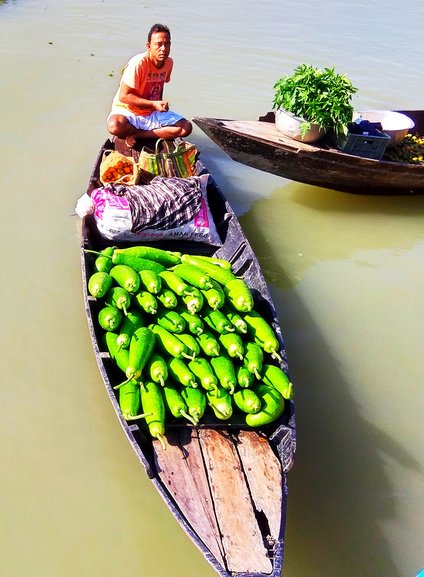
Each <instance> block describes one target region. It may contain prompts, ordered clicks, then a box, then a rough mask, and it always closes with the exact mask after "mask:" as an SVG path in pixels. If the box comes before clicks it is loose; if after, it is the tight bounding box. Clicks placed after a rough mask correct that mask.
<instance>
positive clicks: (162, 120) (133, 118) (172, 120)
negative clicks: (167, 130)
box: [108, 106, 184, 130]
mask: <svg viewBox="0 0 424 577" xmlns="http://www.w3.org/2000/svg"><path fill="white" fill-rule="evenodd" d="M115 114H119V115H121V116H125V118H126V119H127V120H128V122H129V123H130V124H131V125H132V126H134V128H137V130H154V129H155V128H161V127H162V126H173V125H174V124H176V123H177V122H178V121H179V120H183V118H184V117H183V116H180V115H179V114H177V113H176V112H173V111H172V110H168V111H167V112H158V111H157V110H154V111H153V112H152V113H151V114H149V115H147V116H139V115H137V114H134V112H131V111H130V110H127V109H126V108H122V107H120V106H113V107H112V110H111V112H110V114H109V116H108V120H109V118H110V117H111V116H113V115H115Z"/></svg>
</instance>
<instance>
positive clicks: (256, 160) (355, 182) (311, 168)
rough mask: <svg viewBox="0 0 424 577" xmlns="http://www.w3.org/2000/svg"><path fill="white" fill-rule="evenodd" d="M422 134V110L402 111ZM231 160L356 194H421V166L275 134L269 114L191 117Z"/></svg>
mask: <svg viewBox="0 0 424 577" xmlns="http://www.w3.org/2000/svg"><path fill="white" fill-rule="evenodd" d="M403 112H404V114H406V115H408V116H409V117H411V118H412V119H413V120H414V121H415V129H414V131H416V132H418V133H419V134H421V135H422V134H424V111H423V110H417V111H403ZM193 121H194V122H195V123H196V124H197V125H198V126H199V127H200V128H201V129H202V130H203V131H204V132H205V133H206V134H207V135H208V136H209V137H210V138H211V139H212V140H213V141H214V142H215V143H216V144H218V146H220V147H221V148H222V149H223V150H224V151H225V152H226V153H227V154H228V155H229V156H230V157H231V158H232V159H233V160H235V161H237V162H241V163H242V164H246V165H248V166H250V167H252V168H257V169H258V170H263V171H265V172H269V173H272V174H275V175H277V176H282V177H284V178H288V179H291V180H295V181H298V182H304V183H306V184H312V185H315V186H321V187H324V188H332V189H335V190H340V191H344V192H351V193H360V194H412V193H423V192H424V164H423V163H421V164H412V163H406V162H392V161H389V160H384V157H383V159H382V160H375V159H371V158H363V157H361V156H354V155H352V154H346V153H344V152H341V151H340V150H338V149H336V148H334V147H333V146H331V145H330V144H328V143H326V142H325V139H322V140H321V141H318V142H316V143H313V144H312V143H311V144H308V143H302V142H298V141H296V140H293V139H292V138H289V137H287V136H284V135H283V134H282V133H281V132H278V131H277V130H276V128H275V115H274V113H273V112H270V113H268V114H267V115H266V116H262V117H260V118H259V119H258V120H225V119H219V118H193Z"/></svg>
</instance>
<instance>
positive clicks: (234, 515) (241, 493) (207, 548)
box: [81, 141, 296, 577]
mask: <svg viewBox="0 0 424 577" xmlns="http://www.w3.org/2000/svg"><path fill="white" fill-rule="evenodd" d="M113 148H119V149H121V150H122V151H123V152H125V151H127V153H129V151H128V149H127V148H126V147H125V146H122V144H121V143H120V141H116V142H112V141H107V142H106V143H105V144H104V146H103V147H102V149H101V150H100V153H99V156H98V158H97V160H96V163H95V166H94V170H93V173H92V175H91V178H90V181H89V185H88V188H87V192H88V193H89V194H90V192H91V191H92V190H93V189H94V188H97V187H98V186H100V182H99V179H98V177H99V165H100V160H101V158H102V155H103V151H104V150H107V149H113ZM131 154H132V155H133V156H134V157H135V159H136V158H137V154H138V153H137V151H135V150H132V151H131ZM197 168H198V173H200V172H202V171H205V168H204V166H203V165H202V164H201V163H200V161H198V163H197ZM208 202H209V205H210V209H211V212H212V214H213V217H214V221H215V224H216V226H217V230H218V233H219V235H220V238H221V241H222V246H221V247H219V248H217V247H212V246H211V245H208V244H205V243H199V242H196V243H194V242H189V241H186V240H184V241H177V242H176V241H173V242H172V243H171V244H169V243H168V244H167V243H166V242H162V243H156V244H155V243H150V244H151V245H152V246H158V247H160V248H165V249H169V250H173V251H180V252H191V253H192V254H204V255H216V256H217V257H219V258H223V259H226V260H228V261H230V262H231V263H232V266H233V269H234V271H235V272H236V274H237V275H239V276H242V277H243V278H244V279H245V280H246V282H247V283H248V285H249V286H250V287H251V289H252V291H253V294H254V297H255V307H256V308H257V310H258V311H259V312H261V314H263V315H264V316H265V318H267V320H268V321H269V322H270V323H271V325H272V327H273V328H274V330H275V333H276V334H277V337H278V339H279V341H280V346H281V354H282V358H283V360H282V362H281V365H280V366H281V368H283V369H284V370H286V371H287V370H288V367H287V361H286V355H285V350H284V345H283V340H282V334H281V329H280V325H279V323H278V319H277V315H276V311H275V308H274V305H273V303H272V300H271V296H270V293H269V290H268V287H267V284H266V282H265V279H264V277H263V275H262V272H261V269H260V266H259V263H258V260H257V258H256V256H255V254H254V252H253V250H252V248H251V246H250V244H249V242H248V240H247V239H246V237H245V235H244V234H243V231H242V229H241V227H240V224H239V222H238V220H237V218H236V216H235V214H234V212H233V210H232V209H231V206H230V205H229V204H228V202H227V200H226V199H225V197H224V196H223V194H222V193H221V191H220V190H219V189H218V187H217V186H216V183H215V182H214V180H213V179H212V178H209V187H208ZM110 244H113V245H115V246H121V245H120V243H115V242H114V243H111V242H110V241H106V240H105V239H104V238H102V237H101V236H100V234H99V232H98V230H97V227H96V224H95V221H94V219H93V217H91V216H86V217H84V219H83V222H82V243H81V264H82V276H83V294H84V302H85V309H86V313H87V320H88V327H89V331H90V334H91V338H92V344H93V349H94V353H95V357H96V359H97V363H98V367H99V369H100V374H101V376H102V379H103V381H104V385H105V387H106V391H107V393H108V395H109V398H110V400H111V402H112V405H113V407H114V409H115V411H116V415H117V418H118V420H119V422H120V424H121V426H122V428H123V430H124V432H125V434H126V437H127V439H128V441H129V442H130V444H131V446H132V447H133V449H134V451H135V453H136V455H137V457H138V459H139V461H140V463H141V464H142V465H143V467H144V469H145V472H146V473H147V475H148V477H149V478H150V479H151V480H152V482H153V483H154V485H155V487H156V488H157V490H158V491H159V493H160V495H161V496H162V497H163V499H164V501H165V502H166V504H167V505H168V507H169V509H170V511H171V512H172V514H173V515H174V516H175V518H176V519H177V520H178V522H179V523H180V525H181V527H182V528H183V529H184V531H185V532H186V533H187V535H188V536H189V537H190V538H191V539H192V540H193V542H194V543H195V545H196V546H197V547H198V548H199V550H200V551H201V553H202V554H203V555H204V557H205V558H206V559H207V561H208V562H209V563H210V564H211V565H212V566H213V568H214V569H215V570H216V571H217V573H218V574H219V575H221V576H222V577H237V576H238V577H265V576H267V577H279V576H280V574H281V570H282V565H283V551H284V531H285V519H286V501H287V472H288V471H289V470H290V468H291V467H292V465H293V462H294V455H295V448H296V427H295V414H294V404H293V401H287V402H286V405H285V410H284V413H283V414H282V416H281V417H279V418H278V420H276V421H275V422H273V423H271V424H268V425H266V426H264V427H263V428H261V429H252V428H249V427H248V426H247V425H246V424H245V421H244V420H243V419H242V418H241V417H240V415H239V416H234V415H233V418H232V419H231V420H230V421H221V422H218V423H217V421H216V420H215V421H214V420H213V419H211V418H210V419H209V420H208V419H206V420H205V422H201V423H200V424H199V426H192V425H190V424H187V425H186V424H177V422H175V423H173V422H170V423H169V424H168V425H167V428H166V445H167V448H166V450H164V449H163V448H162V446H161V444H160V443H159V442H158V441H157V440H156V439H155V440H154V439H152V438H151V436H150V435H149V433H148V431H147V427H146V425H145V423H144V421H129V422H127V421H126V420H125V419H124V417H123V415H122V412H121V410H120V407H119V402H118V399H117V394H116V390H114V386H115V385H116V384H118V383H119V382H121V381H122V374H119V375H118V373H117V370H116V367H115V365H114V363H113V362H112V360H111V358H110V355H109V353H108V352H106V350H105V347H104V346H103V344H102V341H101V339H100V335H99V329H98V325H97V322H96V319H97V313H98V310H99V302H98V301H97V300H96V299H95V298H94V297H92V296H90V294H89V292H88V290H87V281H88V278H89V276H90V274H91V273H92V271H93V263H94V258H95V256H93V255H92V254H90V253H87V252H86V249H89V250H101V249H103V248H105V247H106V246H108V245H110ZM144 244H145V243H144ZM178 423H180V421H178Z"/></svg>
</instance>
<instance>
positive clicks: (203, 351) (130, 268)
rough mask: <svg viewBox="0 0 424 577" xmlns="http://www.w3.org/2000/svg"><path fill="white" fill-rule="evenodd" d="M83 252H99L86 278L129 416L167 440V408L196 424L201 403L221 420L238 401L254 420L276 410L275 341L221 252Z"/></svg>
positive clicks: (286, 386)
mask: <svg viewBox="0 0 424 577" xmlns="http://www.w3.org/2000/svg"><path fill="white" fill-rule="evenodd" d="M86 252H93V253H94V254H96V255H97V258H96V259H95V263H94V270H93V271H92V273H91V276H89V278H88V284H87V288H88V292H89V294H91V295H92V296H93V297H95V298H96V299H98V301H99V304H100V310H99V312H98V315H97V319H95V320H97V322H98V324H99V326H100V327H101V329H102V331H103V338H104V345H105V346H106V348H107V350H108V352H109V354H110V357H111V358H112V359H113V361H114V362H115V363H116V365H117V366H118V367H119V369H120V370H121V371H122V382H121V383H119V384H118V385H116V386H115V389H116V391H117V394H118V400H119V405H120V408H121V411H122V414H123V417H124V418H125V419H126V420H127V421H131V420H135V419H141V418H143V419H145V421H146V424H147V426H148V429H149V431H150V434H151V436H152V437H154V438H157V439H159V440H160V442H161V443H162V444H163V446H165V444H164V434H165V427H166V422H167V419H168V418H173V419H187V421H188V422H191V423H192V424H193V425H197V424H198V423H199V422H201V421H202V418H203V416H204V415H205V412H206V411H208V412H209V413H210V414H211V415H215V417H216V418H217V419H219V420H220V421H223V420H228V419H230V418H231V416H232V415H233V411H234V409H236V410H238V411H239V412H241V413H242V414H243V415H244V418H245V422H246V424H247V425H249V426H251V427H260V426H262V425H266V424H268V423H270V422H272V421H274V420H276V419H277V418H278V417H280V415H281V414H282V413H283V411H284V406H285V400H290V399H292V398H293V385H292V383H291V381H290V380H289V378H288V376H287V375H286V373H285V372H284V371H283V370H282V369H281V368H280V367H279V366H278V364H277V363H278V362H279V361H281V356H280V353H279V347H280V345H279V341H278V339H277V337H276V334H275V332H274V330H273V329H272V327H271V325H270V324H269V323H268V322H267V321H266V320H265V319H264V318H263V316H261V315H260V314H259V313H258V312H257V311H256V310H255V303H254V299H253V295H252V292H251V290H250V288H249V287H248V285H247V284H246V283H245V281H244V280H243V279H241V278H238V277H237V276H236V275H235V274H234V273H233V271H232V269H231V264H230V263H229V262H228V261H226V260H223V259H219V258H214V257H208V256H199V255H192V254H181V253H176V252H172V251H168V250H163V249H159V248H154V247H149V246H132V247H128V248H122V249H119V248H116V247H107V248H105V249H103V250H102V251H101V252H95V251H90V250H87V251H86ZM275 361H277V362H275Z"/></svg>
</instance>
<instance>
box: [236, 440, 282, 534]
mask: <svg viewBox="0 0 424 577" xmlns="http://www.w3.org/2000/svg"><path fill="white" fill-rule="evenodd" d="M238 439H239V443H238V445H237V451H238V453H239V455H240V458H241V461H242V463H243V470H244V473H245V475H246V478H247V482H248V485H249V489H250V493H251V495H252V499H253V501H254V502H255V505H256V509H257V510H258V511H262V513H263V514H264V516H265V518H266V520H267V522H268V525H269V532H270V537H271V539H272V541H276V540H277V539H278V538H279V536H280V530H281V509H282V501H283V494H282V491H283V479H282V472H281V463H280V461H279V460H278V458H277V457H276V455H275V454H274V452H273V451H272V449H271V447H270V445H269V442H268V440H267V439H266V438H265V437H263V436H261V435H258V434H257V433H255V432H254V431H240V433H239V435H238Z"/></svg>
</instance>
